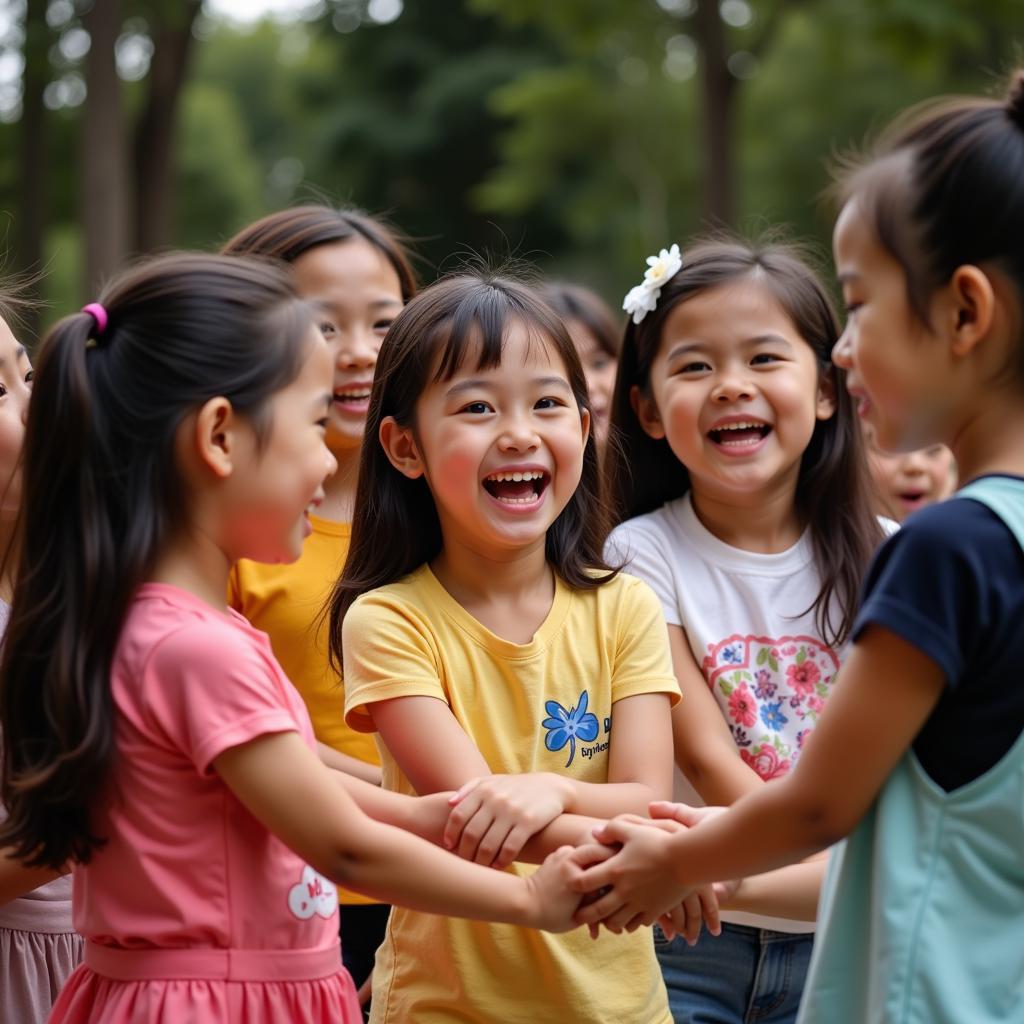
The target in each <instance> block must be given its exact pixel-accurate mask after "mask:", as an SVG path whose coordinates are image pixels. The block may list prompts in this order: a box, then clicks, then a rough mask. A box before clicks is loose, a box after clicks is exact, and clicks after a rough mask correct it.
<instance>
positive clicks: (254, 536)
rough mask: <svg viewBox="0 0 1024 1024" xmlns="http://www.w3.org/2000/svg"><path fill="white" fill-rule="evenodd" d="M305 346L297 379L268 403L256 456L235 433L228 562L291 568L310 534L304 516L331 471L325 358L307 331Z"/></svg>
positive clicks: (225, 541) (242, 432)
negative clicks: (266, 420) (264, 429)
mask: <svg viewBox="0 0 1024 1024" xmlns="http://www.w3.org/2000/svg"><path fill="white" fill-rule="evenodd" d="M305 344H306V346H307V348H308V355H307V356H306V358H305V361H304V362H303V365H302V368H301V370H300V371H299V373H298V375H297V376H296V378H295V379H294V380H293V381H292V382H291V383H290V384H289V385H288V386H287V387H285V388H282V389H281V390H280V391H279V392H277V394H275V395H274V396H273V398H272V399H271V400H270V403H269V410H268V412H269V420H270V423H269V427H268V432H267V434H266V435H265V437H264V443H263V447H262V449H260V448H259V446H258V445H257V442H256V435H255V432H254V431H253V430H252V429H251V428H249V429H246V428H245V427H244V426H240V427H239V430H238V442H237V449H236V451H235V453H234V468H233V470H232V473H231V476H230V478H229V480H228V489H227V495H226V500H227V509H228V514H227V517H226V519H225V521H224V524H223V526H224V536H223V538H222V546H223V548H224V550H225V551H226V553H227V554H228V556H229V558H230V560H231V561H235V560H236V559H238V558H251V559H253V560H254V561H257V562H271V563H274V562H294V561H295V559H296V558H298V557H299V555H300V554H301V553H302V542H303V541H304V540H305V539H306V537H308V536H309V534H310V532H311V530H312V527H311V525H310V522H309V513H310V512H311V511H312V509H313V508H314V507H315V506H316V505H318V504H319V503H320V501H321V500H323V484H324V480H326V479H327V477H329V476H330V475H331V474H332V473H333V472H334V471H335V469H337V465H338V464H337V462H336V460H335V458H334V456H333V455H332V454H331V452H330V450H329V449H328V447H327V446H326V444H325V440H324V439H325V434H326V430H327V423H328V415H329V412H328V411H329V408H330V403H331V378H332V359H331V351H330V348H329V347H328V345H327V343H326V342H325V341H324V339H323V338H322V337H321V336H320V332H319V331H317V330H316V329H315V328H310V333H309V337H308V340H307V341H306V342H305Z"/></svg>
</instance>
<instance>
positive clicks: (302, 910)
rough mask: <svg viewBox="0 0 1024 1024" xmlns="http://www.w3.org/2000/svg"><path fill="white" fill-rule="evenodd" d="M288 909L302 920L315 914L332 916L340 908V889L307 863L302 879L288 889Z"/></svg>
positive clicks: (303, 869) (306, 919)
mask: <svg viewBox="0 0 1024 1024" xmlns="http://www.w3.org/2000/svg"><path fill="white" fill-rule="evenodd" d="M288 909H289V910H290V911H291V912H292V914H294V915H295V917H297V918H298V919H299V920H300V921H308V920H309V919H310V918H311V917H312V916H313V915H314V914H319V915H320V917H331V916H333V914H334V912H335V911H336V910H337V909H338V890H337V889H336V888H335V886H334V883H333V882H332V881H331V880H330V879H328V878H324V876H323V875H321V874H319V873H318V872H316V871H314V870H313V869H312V868H311V867H310V866H309V865H308V864H306V865H304V866H303V868H302V880H301V881H299V882H296V883H295V885H293V886H292V887H291V889H289V890H288Z"/></svg>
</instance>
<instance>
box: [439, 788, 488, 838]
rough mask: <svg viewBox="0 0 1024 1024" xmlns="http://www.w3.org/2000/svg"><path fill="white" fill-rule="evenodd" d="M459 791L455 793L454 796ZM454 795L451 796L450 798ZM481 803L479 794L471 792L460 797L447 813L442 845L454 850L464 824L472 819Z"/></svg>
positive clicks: (464, 826)
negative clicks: (460, 799)
mask: <svg viewBox="0 0 1024 1024" xmlns="http://www.w3.org/2000/svg"><path fill="white" fill-rule="evenodd" d="M461 792H462V790H459V793H461ZM459 793H456V794H455V797H457V796H458V795H459ZM455 797H452V800H454V799H455ZM482 804H483V799H482V796H481V794H480V793H476V792H471V793H467V794H466V798H464V799H462V801H461V802H460V803H459V804H458V806H455V807H452V809H451V811H450V812H449V814H448V821H447V822H445V826H444V836H443V837H442V839H443V841H444V845H445V846H446V847H447V848H448V849H449V850H454V849H455V847H456V846H458V845H459V844H460V842H461V841H462V835H463V831H464V830H465V828H466V825H467V824H468V823H469V822H470V821H472V819H473V816H474V815H475V814H476V813H477V811H479V810H480V807H481V806H482Z"/></svg>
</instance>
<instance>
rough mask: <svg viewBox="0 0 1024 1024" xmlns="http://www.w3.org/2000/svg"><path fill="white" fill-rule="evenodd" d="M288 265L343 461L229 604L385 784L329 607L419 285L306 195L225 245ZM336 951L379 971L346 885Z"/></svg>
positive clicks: (392, 254) (382, 239)
mask: <svg viewBox="0 0 1024 1024" xmlns="http://www.w3.org/2000/svg"><path fill="white" fill-rule="evenodd" d="M224 252H225V253H226V254H229V255H236V256H237V255H245V254H249V255H254V256H263V257H270V258H272V259H277V260H282V261H284V262H286V263H287V264H289V266H290V268H291V273H292V280H293V281H294V283H295V289H296V291H297V292H298V293H299V295H300V296H301V297H302V298H304V299H308V300H311V301H314V302H316V303H317V305H318V308H319V310H320V318H319V322H320V329H321V331H322V332H323V335H324V337H325V338H326V339H327V344H328V346H329V347H330V349H331V355H332V359H333V364H334V382H333V392H332V400H331V409H330V413H329V414H328V419H327V447H328V448H329V449H330V451H331V454H332V455H333V456H334V459H335V461H336V462H337V463H338V471H337V472H336V473H335V474H334V475H333V476H332V477H330V478H329V479H328V480H327V481H326V482H325V484H324V500H323V503H322V504H321V505H320V506H319V507H318V508H317V514H316V515H311V516H310V517H309V521H310V524H311V526H312V527H313V530H312V533H311V534H310V535H309V537H308V538H307V539H306V542H305V544H303V546H302V554H301V555H300V556H299V557H298V559H296V561H294V562H291V563H289V564H286V565H264V564H261V563H259V562H253V561H249V560H248V559H242V560H241V561H239V562H238V563H236V564H235V566H234V568H233V569H232V570H231V580H230V597H229V603H230V604H231V606H232V607H233V608H235V609H237V610H238V611H240V612H241V613H242V614H243V615H244V616H245V617H246V618H247V619H248V620H249V621H250V622H251V623H252V624H253V625H254V626H255V627H256V628H257V629H260V630H262V631H263V632H265V633H266V634H267V635H268V636H269V637H270V643H271V645H272V646H273V648H274V655H275V656H276V657H277V659H278V661H280V662H281V667H282V668H283V669H284V670H285V673H286V674H287V676H288V678H289V679H290V680H291V681H292V682H293V683H294V684H295V687H296V689H297V690H298V691H299V693H300V694H301V695H302V699H303V700H304V701H305V702H306V707H307V708H308V709H309V715H310V718H311V719H312V720H313V730H314V732H315V733H316V737H317V739H318V740H320V741H321V742H322V743H325V744H326V745H327V746H328V747H330V748H332V750H333V751H336V752H337V756H335V757H334V758H333V759H332V760H331V762H330V763H331V764H332V766H333V767H336V768H340V769H342V770H344V771H348V772H351V773H352V774H353V775H356V776H358V777H359V778H362V779H365V780H366V781H367V782H373V783H376V784H377V785H379V784H380V755H379V754H378V753H377V747H376V744H375V743H374V742H373V738H372V737H371V736H367V735H366V734H365V733H359V732H355V731H354V730H352V729H350V728H349V727H348V726H347V725H346V724H345V715H344V708H345V694H344V691H343V690H342V688H341V685H340V683H341V680H340V678H339V677H338V675H337V674H336V673H335V672H333V671H332V670H331V666H330V663H329V661H330V659H329V657H328V650H327V620H326V617H325V616H324V615H323V614H322V613H323V608H324V605H325V604H326V602H327V599H328V598H329V596H330V593H331V588H332V586H333V584H334V581H335V580H336V579H337V578H338V575H339V574H340V573H341V568H342V566H343V565H344V564H345V556H346V554H347V553H348V541H349V529H350V523H351V521H352V504H353V501H354V498H355V489H356V474H357V471H358V469H359V446H360V444H361V443H362V440H363V429H364V427H365V425H366V409H367V406H368V405H369V395H370V386H371V384H372V383H373V368H374V366H375V365H376V362H377V350H378V349H379V348H380V343H381V340H382V339H383V337H384V334H385V333H386V331H387V329H388V327H390V326H391V321H392V320H393V319H394V318H395V316H396V315H397V314H398V312H399V310H401V308H402V307H403V306H404V305H405V303H406V302H408V301H409V299H410V298H412V296H413V294H414V293H415V291H416V279H415V276H414V275H413V271H412V268H411V266H410V264H409V259H408V256H407V254H406V252H405V250H404V248H403V247H402V245H401V243H400V242H399V241H398V239H397V238H396V237H395V235H394V234H393V233H392V232H391V231H390V230H389V229H388V228H387V227H386V226H385V225H383V224H382V223H380V222H379V221H377V220H375V219H374V218H371V217H368V216H367V215H365V214H362V213H359V212H358V211H355V210H335V209H332V208H331V207H329V206H320V205H310V206H299V207H296V208H294V209H291V210H283V211H281V212H280V213H274V214H271V215H270V216H269V217H264V218H263V220H260V221H257V222H256V223H255V224H252V225H251V226H249V227H247V228H245V229H244V230H243V231H241V232H240V233H239V234H237V235H236V236H235V237H234V238H233V239H232V240H231V241H230V242H228V244H227V245H226V246H225V248H224ZM338 899H339V902H340V903H341V904H342V905H344V906H345V911H344V912H343V913H342V915H341V954H342V958H343V960H344V962H345V966H346V967H347V968H348V971H349V973H350V974H351V975H352V979H353V981H355V983H356V985H359V986H361V985H362V984H363V982H364V981H365V980H366V979H367V978H368V977H369V976H370V972H371V971H372V970H373V956H374V953H375V952H376V950H377V947H378V946H379V945H380V944H381V941H382V940H383V938H384V928H385V926H386V925H387V920H388V910H389V907H388V906H387V904H385V903H375V902H372V901H370V900H368V899H367V898H366V897H365V896H360V895H359V894H358V893H349V892H347V891H345V890H341V891H339V893H338Z"/></svg>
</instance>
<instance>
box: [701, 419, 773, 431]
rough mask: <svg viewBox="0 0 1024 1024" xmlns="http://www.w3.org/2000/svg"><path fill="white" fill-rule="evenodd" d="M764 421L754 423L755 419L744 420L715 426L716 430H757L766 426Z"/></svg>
mask: <svg viewBox="0 0 1024 1024" xmlns="http://www.w3.org/2000/svg"><path fill="white" fill-rule="evenodd" d="M764 426H766V424H764V423H754V422H753V421H747V420H744V421H742V422H740V423H727V424H726V425H725V426H724V427H714V428H713V429H714V430H756V429H757V428H758V427H764Z"/></svg>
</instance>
